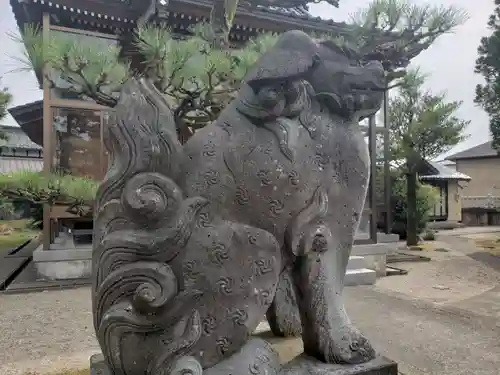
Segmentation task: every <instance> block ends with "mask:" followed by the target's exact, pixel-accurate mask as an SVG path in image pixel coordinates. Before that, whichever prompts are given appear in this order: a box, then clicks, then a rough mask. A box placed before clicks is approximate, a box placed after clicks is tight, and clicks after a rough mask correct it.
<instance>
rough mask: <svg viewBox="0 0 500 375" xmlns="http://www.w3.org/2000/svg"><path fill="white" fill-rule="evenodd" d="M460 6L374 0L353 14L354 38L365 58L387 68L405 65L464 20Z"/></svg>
mask: <svg viewBox="0 0 500 375" xmlns="http://www.w3.org/2000/svg"><path fill="white" fill-rule="evenodd" d="M467 19H468V15H467V13H466V12H465V11H463V10H462V9H460V8H457V7H454V6H450V7H439V6H430V5H422V6H419V5H415V4H412V3H410V2H409V1H407V0H374V1H373V2H372V3H371V4H370V6H369V7H368V8H366V9H364V10H362V11H360V12H358V13H356V14H354V15H353V16H352V24H353V25H354V26H356V27H355V28H354V29H353V35H352V36H351V37H352V38H354V40H356V41H358V48H359V51H360V53H361V54H362V55H364V56H365V58H367V59H376V60H380V61H382V62H383V63H384V64H385V66H386V68H387V70H396V69H400V68H404V67H406V66H407V65H408V64H409V61H410V60H411V59H412V58H414V57H415V56H417V55H418V54H419V53H420V52H422V51H423V50H425V49H427V48H428V47H429V46H430V45H431V44H432V43H433V42H434V41H435V40H436V39H437V38H438V37H439V36H440V35H443V34H445V33H449V32H452V31H453V30H454V29H455V28H456V27H457V26H459V25H461V24H463V23H464V22H465V21H467Z"/></svg>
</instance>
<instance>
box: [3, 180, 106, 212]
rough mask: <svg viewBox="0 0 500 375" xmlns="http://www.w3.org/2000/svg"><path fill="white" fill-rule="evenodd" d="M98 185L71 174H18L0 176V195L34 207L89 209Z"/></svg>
mask: <svg viewBox="0 0 500 375" xmlns="http://www.w3.org/2000/svg"><path fill="white" fill-rule="evenodd" d="M97 187H98V182H96V181H93V180H90V179H88V178H83V177H75V176H71V175H58V174H51V175H48V176H47V175H44V174H42V173H39V172H29V171H19V172H13V173H9V174H0V195H1V196H3V197H7V198H10V199H19V200H27V201H29V202H31V203H34V204H43V203H48V204H50V205H69V206H72V207H76V208H77V207H79V206H92V204H93V203H92V202H93V200H94V198H95V194H96V192H97Z"/></svg>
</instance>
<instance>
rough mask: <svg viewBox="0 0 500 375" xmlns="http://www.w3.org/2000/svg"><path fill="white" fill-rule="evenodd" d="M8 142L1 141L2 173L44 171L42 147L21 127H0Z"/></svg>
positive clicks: (0, 170) (0, 168)
mask: <svg viewBox="0 0 500 375" xmlns="http://www.w3.org/2000/svg"><path fill="white" fill-rule="evenodd" d="M0 132H1V133H3V134H5V136H6V138H7V139H6V140H1V141H0V173H11V172H17V171H23V170H25V171H42V169H43V155H42V147H41V146H40V145H37V144H36V143H34V142H33V141H31V139H30V138H29V137H28V136H27V135H26V133H24V131H23V129H21V128H20V127H19V126H5V125H0Z"/></svg>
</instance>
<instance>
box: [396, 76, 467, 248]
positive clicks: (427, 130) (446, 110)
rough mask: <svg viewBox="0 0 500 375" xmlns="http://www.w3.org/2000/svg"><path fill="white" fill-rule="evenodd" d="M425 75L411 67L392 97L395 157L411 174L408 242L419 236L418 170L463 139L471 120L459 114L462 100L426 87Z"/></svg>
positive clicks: (408, 193)
mask: <svg viewBox="0 0 500 375" xmlns="http://www.w3.org/2000/svg"><path fill="white" fill-rule="evenodd" d="M424 83H425V76H424V75H422V74H421V73H420V72H419V71H418V70H410V71H409V72H408V73H407V74H406V75H405V76H404V77H403V78H402V79H401V81H400V82H399V86H398V93H397V96H396V97H394V98H393V99H391V100H390V101H389V108H388V109H389V110H388V114H389V118H390V119H391V123H390V148H391V160H397V161H404V167H403V169H404V170H405V172H406V176H407V190H406V194H407V215H408V216H407V244H408V245H409V246H413V245H416V244H417V242H418V239H417V235H418V233H417V226H418V217H417V171H418V167H419V164H420V162H421V161H422V160H429V159H432V158H435V157H437V156H439V155H440V154H442V153H443V152H446V151H448V150H449V149H450V148H451V147H453V146H455V145H456V144H458V143H459V142H461V141H463V140H464V139H465V138H466V136H465V135H464V133H463V132H464V130H465V128H466V127H467V125H468V124H469V121H464V120H461V119H459V118H458V117H456V116H455V113H456V111H457V110H458V108H459V107H460V105H461V104H462V103H461V102H448V101H446V96H445V94H442V93H441V94H432V93H431V92H429V91H426V90H424V87H423V86H424Z"/></svg>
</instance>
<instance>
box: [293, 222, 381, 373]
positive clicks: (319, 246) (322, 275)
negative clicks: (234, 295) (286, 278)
mask: <svg viewBox="0 0 500 375" xmlns="http://www.w3.org/2000/svg"><path fill="white" fill-rule="evenodd" d="M321 228H322V229H321V230H315V231H314V232H312V233H311V243H310V244H311V247H310V249H311V250H310V251H308V252H307V253H306V254H300V255H299V256H297V258H296V259H295V266H294V270H293V273H292V274H293V279H294V286H295V291H296V299H297V304H298V307H299V311H300V317H301V321H302V339H303V342H304V351H305V353H306V354H309V355H311V356H313V357H315V358H318V359H320V360H322V361H325V362H327V363H349V364H358V363H364V362H368V361H369V360H371V359H373V358H374V357H375V351H374V349H373V348H372V346H371V344H370V343H369V342H368V340H367V339H366V338H365V337H364V336H363V335H362V334H361V333H360V332H359V331H358V330H357V329H356V328H355V327H354V326H353V324H352V323H351V321H350V319H349V317H348V316H347V313H346V311H345V309H344V303H343V300H342V291H343V287H344V276H345V272H346V269H347V262H348V261H349V255H350V252H351V247H352V245H351V244H352V241H349V240H348V241H345V242H344V244H341V243H339V242H337V241H335V240H334V239H332V236H331V234H330V232H329V230H328V229H326V227H321ZM342 237H345V236H342ZM344 239H345V238H344Z"/></svg>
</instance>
